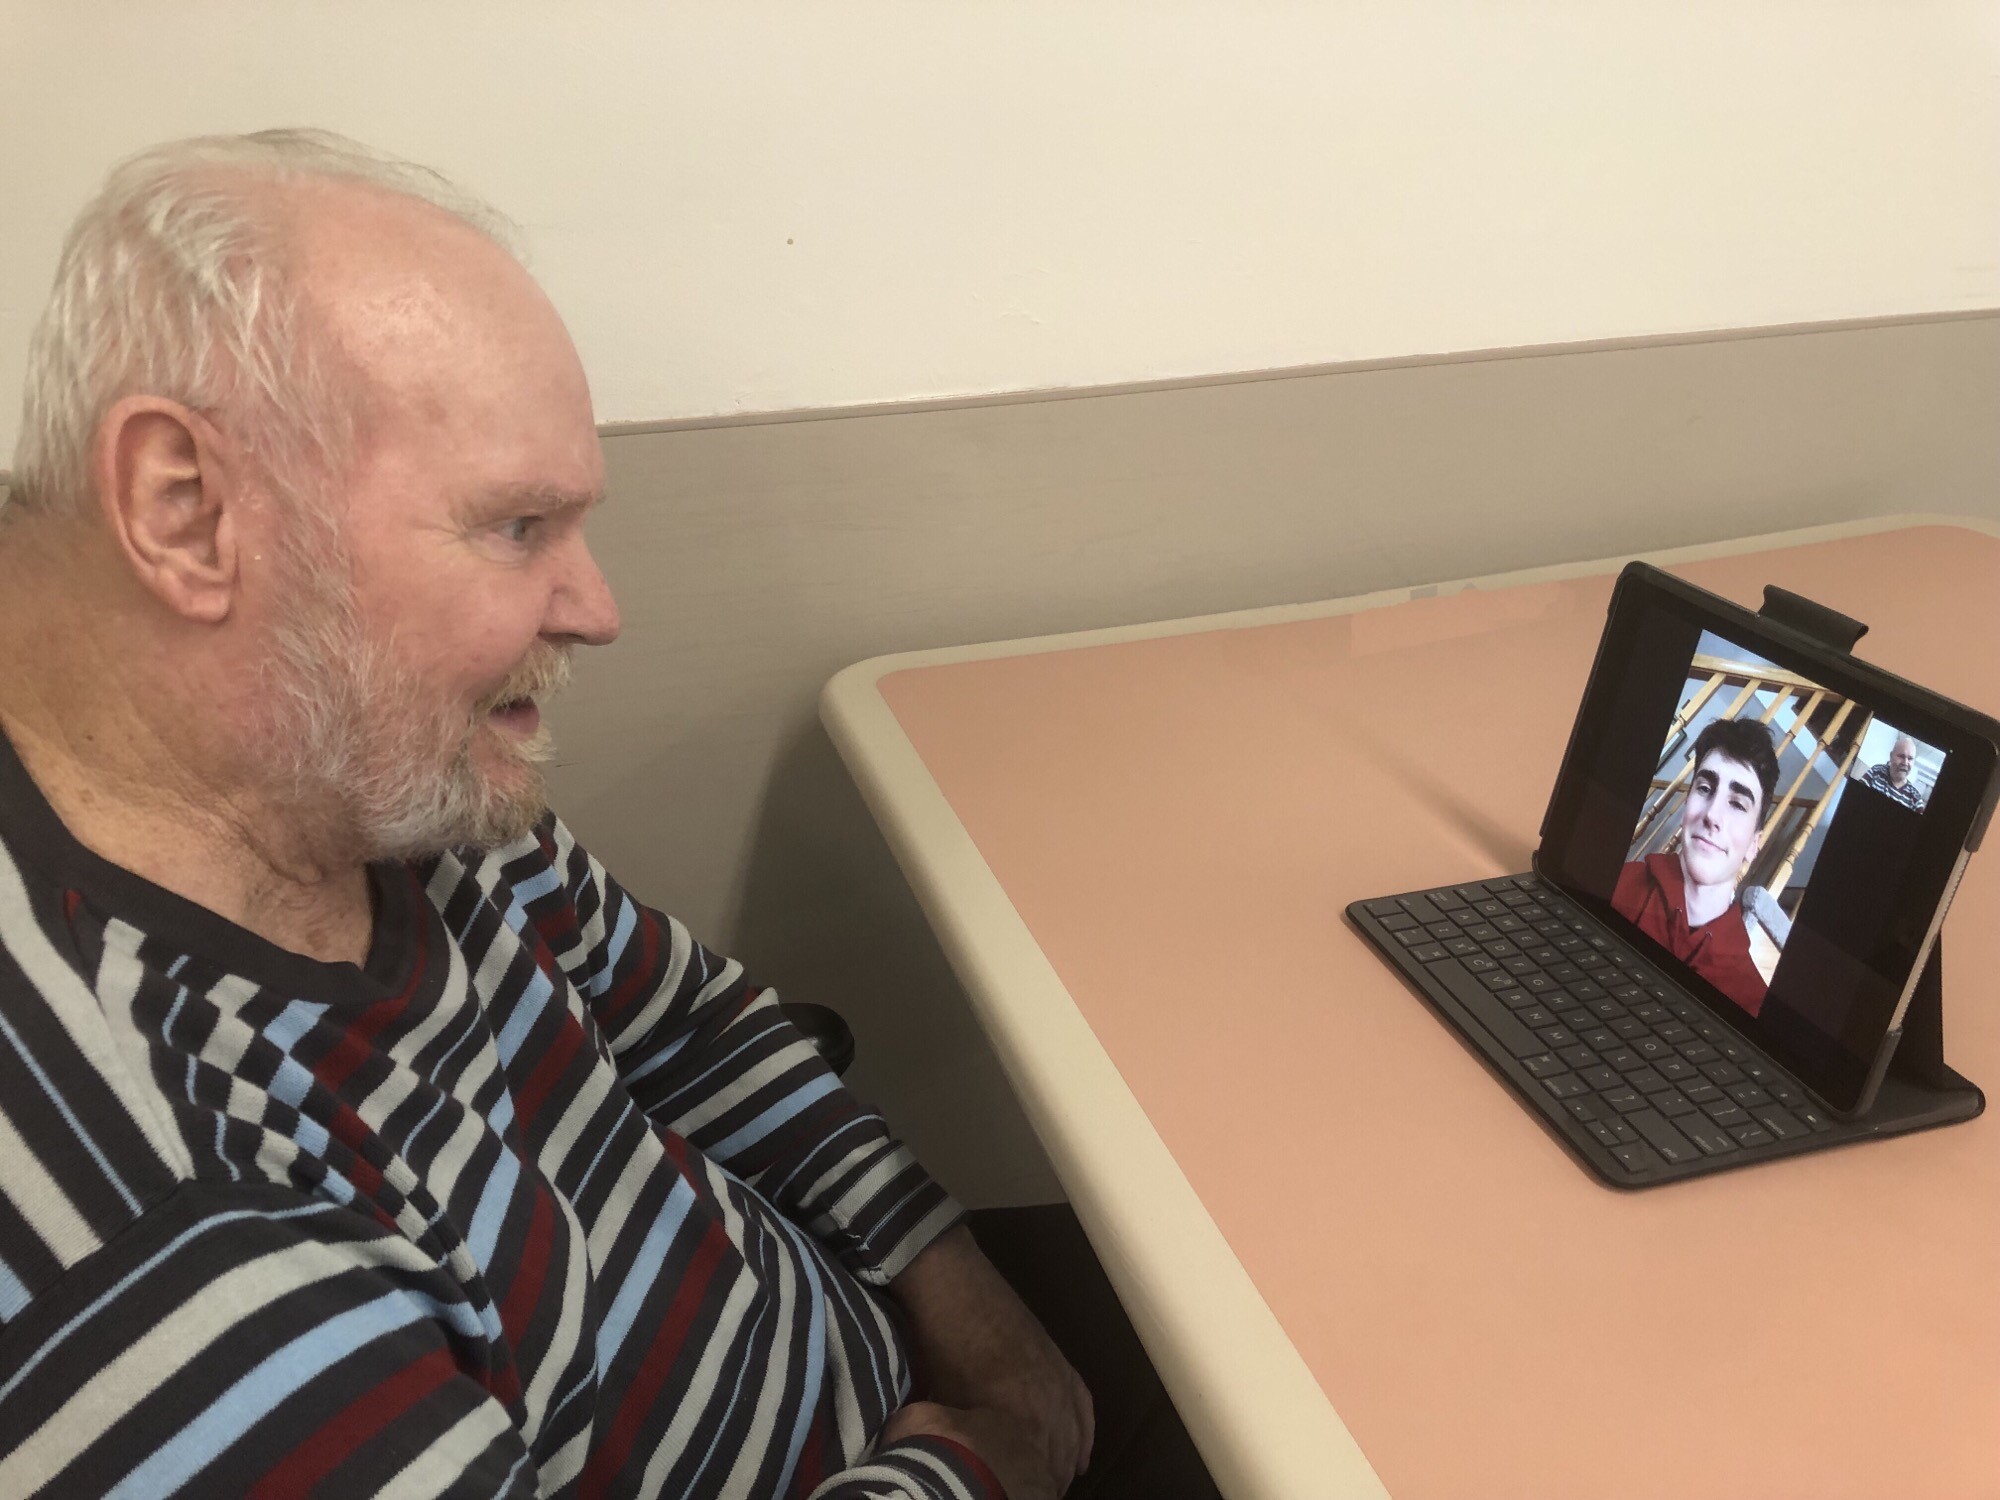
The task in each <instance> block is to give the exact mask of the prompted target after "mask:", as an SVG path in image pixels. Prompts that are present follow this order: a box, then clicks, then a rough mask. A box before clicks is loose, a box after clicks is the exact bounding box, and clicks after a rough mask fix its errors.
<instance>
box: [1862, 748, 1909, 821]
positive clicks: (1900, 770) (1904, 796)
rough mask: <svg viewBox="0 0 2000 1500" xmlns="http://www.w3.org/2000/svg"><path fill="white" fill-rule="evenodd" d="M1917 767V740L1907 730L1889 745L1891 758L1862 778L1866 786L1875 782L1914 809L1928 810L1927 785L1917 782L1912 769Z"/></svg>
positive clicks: (1885, 791)
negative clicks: (1925, 795)
mask: <svg viewBox="0 0 2000 1500" xmlns="http://www.w3.org/2000/svg"><path fill="white" fill-rule="evenodd" d="M1916 768H1917V742H1916V741H1915V740H1913V739H1911V738H1910V737H1909V736H1908V735H1907V734H1899V735H1897V736H1896V743H1895V744H1894V745H1892V746H1890V747H1889V758H1888V759H1887V760H1885V761H1884V762H1882V764H1881V765H1879V766H1876V767H1875V768H1874V769H1873V770H1871V771H1870V772H1869V773H1868V774H1867V775H1866V776H1864V777H1862V778H1861V784H1862V785H1863V786H1871V787H1873V788H1874V789H1875V790H1876V791H1878V792H1880V793H1881V794H1882V795H1883V796H1885V797H1893V798H1895V800H1896V801H1898V802H1900V803H1902V804H1903V806H1905V807H1907V808H1908V809H1909V810H1910V811H1911V812H1922V811H1923V810H1924V789H1923V788H1922V787H1920V786H1918V785H1917V783H1916V781H1915V780H1914V779H1913V778H1912V776H1911V774H1910V773H1911V772H1912V771H1914V770H1916Z"/></svg>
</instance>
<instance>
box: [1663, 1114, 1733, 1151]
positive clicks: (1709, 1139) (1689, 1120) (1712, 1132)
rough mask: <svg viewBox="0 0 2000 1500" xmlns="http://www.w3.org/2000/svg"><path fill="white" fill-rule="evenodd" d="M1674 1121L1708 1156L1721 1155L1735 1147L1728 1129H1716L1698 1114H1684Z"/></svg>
mask: <svg viewBox="0 0 2000 1500" xmlns="http://www.w3.org/2000/svg"><path fill="white" fill-rule="evenodd" d="M1674 1123H1675V1125H1676V1126H1678V1127H1679V1129H1680V1131H1681V1133H1682V1134H1683V1135H1685V1136H1686V1137H1687V1138H1688V1139H1689V1140H1691V1141H1693V1142H1694V1143H1695V1144H1696V1145H1697V1146H1699V1147H1701V1149H1702V1151H1703V1153H1704V1154H1706V1155H1708V1156H1722V1155H1725V1154H1727V1153H1728V1152H1731V1151H1734V1150H1735V1149H1736V1142H1735V1141H1734V1140H1733V1139H1731V1138H1730V1135H1729V1132H1728V1131H1726V1130H1719V1129H1717V1128H1716V1127H1715V1126H1713V1125H1711V1124H1709V1123H1708V1122H1707V1121H1706V1120H1704V1119H1702V1117H1701V1116H1700V1115H1699V1114H1692V1115H1684V1116H1682V1117H1681V1118H1680V1119H1678V1120H1676V1121H1675V1122H1674Z"/></svg>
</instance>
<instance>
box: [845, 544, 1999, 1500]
mask: <svg viewBox="0 0 2000 1500" xmlns="http://www.w3.org/2000/svg"><path fill="white" fill-rule="evenodd" d="M1676 571H1678V572H1680V573H1682V574H1683V575H1684V576H1686V577H1688V578H1691V579H1692V580H1694V581H1695V582H1697V583H1700V584H1702V585H1704V586H1706V587H1708V588H1711V589H1714V590H1716V591H1718V592H1720V593H1723V594H1726V595H1728V596H1730V597H1732V598H1735V599H1737V600H1740V601H1742V602H1744V603H1746V604H1748V605H1751V606H1752V607H1755V606H1756V605H1757V604H1758V603H1759V602H1760V599H1761V590H1762V586H1763V585H1764V584H1765V583H1778V584H1782V585H1784V586H1786V587H1788V588H1791V589H1794V590H1796V591H1797V592H1800V593H1803V594H1806V595H1808V596H1810V597H1812V598H1815V599H1818V600H1821V601H1822V602H1825V603H1827V604H1829V605H1831V606H1833V607H1834V608H1837V609H1839V610H1841V611H1843V612H1845V613H1848V614H1851V615H1854V616H1856V617H1858V618H1860V619H1863V620H1866V621H1868V622H1869V623H1870V624H1871V625H1872V626H1873V627H1874V628H1873V630H1872V631H1871V633H1870V634H1869V635H1868V637H1867V638H1866V639H1865V640H1864V641H1863V642H1862V643H1861V646H1860V648H1859V654H1861V655H1863V656H1865V657H1868V658H1870V659H1872V660H1874V661H1876V662H1878V663H1880V664H1882V665H1884V666H1886V667H1888V668H1890V669H1891V670H1894V671H1898V672H1901V673H1904V674H1906V675H1908V676H1911V677H1913V678H1915V679H1917V680H1918V681H1921V682H1923V683H1925V684H1926V685H1927V686H1930V687H1934V688H1936V689H1938V690H1940V691H1942V692H1945V693H1947V694H1950V695H1952V696H1954V697H1957V698H1960V699H1962V700H1964V701H1966V702H1968V703H1971V704H1973V705H1974V706H1977V707H1980V708H1983V709H1985V710H1987V711H1988V712H1992V711H1994V710H1995V709H2000V654H1996V652H1995V649H1994V643H1995V642H1996V641H2000V541H1996V540H1995V539H1994V538H1992V537H1989V536H1986V535H1983V534H1981V533H1977V532H1973V531H1970V530H1963V529H1958V528H1953V527H1943V526H1928V527H1920V528H1915V529H1910V530H1904V531H1895V532H1887V533H1882V534H1878V535H1873V536H1866V537H1857V538H1851V539H1846V540H1839V541H1831V542H1820V543H1815V544H1812V545H1807V546H1797V547H1790V548H1786V549H1784V550H1778V551H1767V552H1757V553H1749V554H1744V555H1738V556H1732V557H1726V558H1719V559H1711V560H1708V561H1703V562H1699V563H1693V564H1688V565H1684V566H1680V567H1678V568H1676ZM1610 584H1611V578H1610V576H1609V575H1605V576H1600V577H1591V578H1584V579H1572V580H1568V581H1562V582H1554V583H1542V584H1535V585H1529V586H1524V587H1518V588H1513V589H1506V590H1493V591H1486V590H1468V591H1466V592H1462V593H1458V594H1453V595H1449V596H1446V597H1441V598H1435V599H1427V600H1421V601H1417V602H1411V603H1405V604H1399V605H1395V606H1392V607H1386V608H1378V609H1371V610H1367V611H1363V612H1360V613H1352V614H1340V615H1332V616H1327V617H1322V618H1313V619H1304V620H1298V621H1293V622H1289V623H1283V624H1277V625H1265V626H1257V627H1250V628H1232V629H1217V630H1210V631H1203V632H1201V633H1195V634H1179V635H1169V636H1164V637H1160V638H1155V639H1145V640H1135V641H1128V642H1122V643H1119V644H1112V645H1095V646H1085V647H1079V648H1073V649H1053V650H1047V651H1041V652H1037V653H1034V654H1027V655H1011V656H1001V657H996V658H991V659H985V660H973V661H965V662H958V663H953V664H949V665H941V666H929V667H917V668H911V669H907V670H903V671H897V672H891V673H889V674H888V675H885V676H884V677H883V678H882V679H881V681H880V684H879V689H880V692H881V695H882V698H883V700H884V701H885V702H886V703H887V705H888V707H889V709H890V711H891V712H892V713H893V714H894V715H895V718H896V720H897V721H898V723H899V724H900V725H901V727H902V730H903V731H904V733H905V734H906V735H907V736H908V738H909V741H910V742H911V744H912V745H913V746H914V747H915V749H916V751H917V753H918V754H919V755H920V756H921V758H922V761H923V763H924V766H925V768H926V769H927V770H928V771H929V772H930V774H931V776H932V777H933V778H934V779H935V781H936V782H937V785H938V787H939V789H940V790H941V791H942V792H943V794H944V796H945V798H946V799H947V800H948V801H949V803H950V806H951V808H952V810H953V811H954V812H955V813H956V815H957V818H958V820H959V821H960V823H962V824H963V826H964V828H965V830H966V831H967V833H969V835H970V836H971V838H972V839H973V840H974V842H975V843H976V845H977V848H978V851H979V854H980V856H981V857H983V859H984V860H985V862H986V864H987V866H988V867H989V868H990V869H991V871H992V872H993V875H994V876H995V877H996V878H997V880H998V881H999V883H1000V885H1001V887H1002V888H1003V889H1004V891H1005V893H1006V896H1007V898H1008V900H1009V901H1011V902H1012V904H1013V907H1014V909H1015V910H1016V911H1017V912H1018V913H1019V915H1020V918H1021V920H1022V921H1023V922H1024V923H1025V924H1026V926H1027V928H1028V930H1029V931H1030V932H1031V933H1032V935H1033V938H1034V940H1035V942H1036V943H1037V944H1038V945H1039V946H1040V948H1041V950H1042V952H1043V953H1044V954H1045V955H1046V956H1047V958H1048V960H1049V963H1050V964H1051V965H1052V966H1053V968H1054V970H1055V972H1056V973H1057V974H1058V975H1059V976H1060V978H1061V981H1062V983H1063V985H1064V986H1065V987H1066V988H1067V990H1068V992H1069V995H1070V996H1071V997H1072V998H1073V1000H1074V1002H1075V1005H1076V1007H1077V1008H1078V1010H1079V1011H1080V1012H1081V1014H1082V1016H1083V1017H1084V1019H1085V1020H1086V1021H1087V1022H1088V1024H1089V1026H1090V1028H1091V1030H1092V1031H1093V1032H1094V1033H1095V1035H1096V1037H1097V1038H1098V1040H1099V1041H1100V1042H1101V1044H1102V1045H1103V1047H1104V1049H1105V1051H1106V1052H1107V1054H1108V1055H1109V1057H1110V1059H1111V1060H1112V1062H1113V1063H1114V1064H1115V1065H1116V1068H1117V1070H1118V1073H1119V1074H1120V1075H1121V1076H1122V1077H1123V1079H1124V1082H1125V1084H1126V1086H1127V1087H1128V1088H1129V1089H1130V1091H1131V1093H1132V1095H1133V1096H1134V1097H1135V1098H1136V1100H1137V1101H1138V1103H1139V1105H1140V1106H1141V1107H1142V1108H1143V1109H1144V1111H1145V1113H1146V1115H1147V1117H1148V1118H1149V1119H1150V1121H1151V1123H1152V1125H1153V1126H1154V1128H1155V1129H1156V1130H1157V1131H1158V1133H1159V1135H1160V1137H1161V1139H1162V1140H1163V1141H1164V1142H1165V1144H1166V1145H1167V1147H1168V1148H1169V1149H1170V1150H1171V1152H1172V1154H1173V1157H1174V1159H1175V1161H1176V1162H1177V1163H1178V1164H1179V1166H1180V1168H1181V1169H1182V1171H1183V1172H1184V1173H1185V1174H1186V1176H1187V1179H1188V1181H1189V1182H1190V1183H1191V1184H1192V1186H1193V1188H1194V1189H1195V1191H1196V1192H1197V1193H1198V1194H1199V1197H1200V1200H1201V1203H1202V1205H1203V1206H1204V1207H1205V1208H1206V1210H1207V1211H1208V1213H1209V1215H1210V1216H1211V1217H1212V1218H1213V1220H1214V1222H1215V1224H1216V1226H1217V1227H1218V1228H1219V1229H1220V1231H1221V1233H1222V1234H1223V1235H1224V1237H1226V1239H1227V1242H1228V1245H1229V1247H1230V1248H1231V1250H1232V1251H1233V1252H1234V1254H1235V1256H1236V1257H1237V1259H1238V1260H1239V1261H1240V1262H1241V1263H1242V1265H1243V1267H1244V1269H1245V1270H1246V1271H1247V1273H1248V1275H1249V1277H1250V1279H1251V1280H1252V1281H1253V1282H1254V1284H1255V1287H1256V1289H1257V1291H1258V1292H1259V1293H1261V1295H1262V1297H1263V1298H1264V1300H1265V1301H1266V1302H1267V1303H1268V1304H1269V1306H1270V1308H1271V1309H1272V1311H1273V1313H1274V1314H1275V1315H1276V1317H1277V1319H1278V1321H1279V1323H1280V1324H1281V1325H1282V1327H1283V1330H1284V1332H1285V1333H1286V1334H1287V1335H1288V1336H1289V1338H1290V1339H1291V1341H1292V1343H1293V1344H1294V1346H1295V1347H1296V1348H1297V1349H1298V1351H1299V1353H1300V1355H1301V1356H1302V1357H1303V1359H1304V1361H1305V1363H1306V1365H1307V1366H1308V1367H1309V1368H1310V1370H1311V1372H1312V1375H1313V1376H1314V1378H1316V1379H1317V1381H1318V1382H1319V1385H1320V1388H1321V1389H1322V1390H1323V1391H1324V1393H1325V1395H1326V1397H1327V1398H1328V1400H1329V1401H1330V1402H1331V1403H1332V1405H1333V1407H1334V1408H1335V1409H1336V1410H1337V1412H1338V1413H1339V1415H1340V1417H1341V1418H1342V1419H1343V1420H1344V1421H1345V1423H1346V1424H1347V1427H1348V1429H1349V1431H1350V1432H1351V1433H1352V1434H1353V1436H1354V1438H1355V1439H1356V1440H1357V1441H1358V1443H1359V1445H1360V1447H1361V1449H1362V1451H1363V1452H1364V1453H1365V1454H1366V1456H1367V1458H1368V1460H1369V1461H1370V1462H1371V1463H1372V1464H1373V1466H1374V1468H1375V1470H1376V1473H1377V1474H1378V1475H1379V1476H1380V1478H1381V1480H1382V1482H1383V1483H1384V1484H1385V1485H1386V1486H1387V1488H1388V1490H1389V1492H1390V1493H1391V1494H1392V1495H1395V1496H1397V1497H1399V1500H1416V1497H1429V1496H1436V1497H1462V1496H1475V1495H1477V1496H1497V1495H1533V1496H1538V1497H1556V1496H1609V1495H1622V1496H1662V1497H1666V1496H1672V1497H1676V1500H1684V1497H1687V1496H1691V1495H1705V1496H1725V1495H1758V1496H1776V1495H1801V1496H1804V1495H1810V1496H1815V1497H1821V1500H1831V1497H1837V1496H1854V1497H1857V1500H1860V1497H1871V1500H1872V1497H1881V1496H1888V1495H1898V1496H1924V1497H1932V1500H1941V1497H1946V1496H1957V1495H1988V1496H1990V1495H1994V1494H2000V1118H1997V1117H1996V1113H1988V1114H1987V1115H1985V1116H1983V1117H1982V1118H1980V1119H1978V1120H1976V1121H1974V1122H1972V1123H1970V1124H1967V1125H1961V1126H1956V1127H1953V1128H1950V1129H1947V1130H1942V1131H1935V1132H1930V1133H1927V1134H1923V1135H1918V1136H1914V1137H1909V1138H1905V1139H1900V1140H1894V1141H1888V1142H1881V1143H1872V1144H1868V1145H1865V1146H1860V1147H1853V1148H1848V1149H1844V1150H1838V1151H1831V1152H1826V1153H1821V1154H1818V1155H1814V1156H1809V1157H1804V1158H1799V1159H1795V1160H1792V1161H1787V1162H1782V1163H1778V1164H1773V1165H1768V1166H1763V1167H1757V1168H1751V1169H1748V1170H1744V1171H1740V1172H1734V1173H1725V1174H1722V1175H1720V1176H1717V1177H1712V1178H1709V1179H1706V1180H1700V1181H1696V1182H1692V1183H1684V1184H1678V1185H1674V1186H1669V1187H1665V1188H1660V1189H1655V1190H1650V1191H1646V1192H1641V1193H1636V1194H1632V1193H1620V1192H1615V1191H1613V1190H1611V1189H1608V1188H1605V1187H1602V1186H1599V1185H1598V1184H1597V1183H1596V1182H1595V1181H1593V1180H1592V1179H1591V1178H1589V1177H1588V1176H1586V1175H1585V1173H1584V1172H1583V1171H1582V1169H1581V1168H1579V1167H1578V1166H1576V1165H1575V1164H1574V1163H1573V1162H1572V1161H1571V1160H1570V1159H1569V1158H1568V1157H1567V1156H1566V1155H1565V1154H1564V1152H1563V1151H1562V1149H1561V1148H1560V1147H1559V1146H1557V1145H1556V1144H1555V1142H1554V1141H1553V1140H1552V1139H1550V1138H1549V1137H1548V1136H1546V1135H1545V1134H1544V1133H1543V1132H1542V1130H1541V1129H1540V1127H1539V1126H1537V1125H1536V1124H1535V1123H1534V1121H1533V1120H1532V1119H1531V1118H1530V1117H1529V1116H1528V1114H1527V1113H1526V1112H1525V1111H1524V1110H1523V1109H1522V1108H1521V1106H1520V1105H1518V1104H1517V1103H1515V1102H1514V1100H1513V1098H1512V1097H1511V1096H1510V1095H1509V1094H1508V1093H1507V1092H1506V1091H1505V1090H1504V1089H1503V1088H1502V1087H1501V1086H1500V1085H1499V1084H1498V1083H1497V1082H1495V1081H1494V1080H1493V1079H1492V1078H1491V1077H1490V1076H1488V1075H1487V1074H1486V1073H1485V1071H1484V1070H1483V1068H1482V1067H1481V1065H1480V1064H1479V1063H1478V1062H1477V1061H1476V1060H1475V1059H1474V1058H1473V1057H1472V1055H1471V1054H1470V1053H1468V1052H1467V1051H1466V1050H1465V1049H1464V1048H1463V1047H1462V1046H1461V1044H1460V1043H1459V1042H1458V1041H1457V1040H1456V1039H1455V1038H1454V1037H1453V1036H1452V1035H1451V1034H1450V1033H1449V1032H1448V1031H1447V1030H1446V1029H1445V1027H1444V1026H1442V1025H1441V1024H1440V1023H1439V1022H1438V1021H1437V1020H1435V1019H1434V1018H1433V1017H1432V1016H1431V1014H1430V1013H1429V1012H1428V1011H1427V1010H1426V1009H1425V1007H1424V1006H1423V1004H1422V1003H1421V1002H1420V1001H1419V1000H1418V999H1417V998H1416V997H1415V995H1414V994H1412V993H1411V992H1410V991H1409V990H1407V989H1406V988H1405V987H1404V986H1403V985H1402V983H1401V982H1400V981H1399V980H1398V979H1397V978H1396V977H1395V976H1394V975H1393V974H1392V973H1391V972H1390V971H1389V970H1388V969H1387V968H1386V967H1385V966H1384V965H1383V964H1382V962H1381V961H1380V960H1379V959H1378V958H1377V957H1376V956H1375V955H1374V954H1373V953H1372V952H1371V951H1370V950H1369V949H1368V948H1367V946H1366V945H1365V944H1364V943H1363V942H1362V940H1361V939H1360V938H1359V937H1358V936H1356V935H1355V934H1354V933H1353V932H1352V931H1350V930H1349V929H1348V927H1347V926H1346V924H1345V923H1344V921H1343V920H1342V917H1341V911H1342V908H1343V907H1344V906H1345V905H1346V904H1347V903H1348V902H1349V901H1352V900H1354V899H1357V898H1360V897H1366V896H1376V895H1380V894H1383V893H1385V892H1390V891H1401V890H1408V889H1413V888H1418V887H1422V886H1427V885H1436V884H1444V883H1448V882H1452V881H1457V880H1464V879H1469V878H1474V877H1478V876H1484V875H1497V874H1504V873H1510V872H1516V871H1520V870H1523V869H1526V868H1527V865H1528V858H1529V854H1530V851H1531V850H1532V848H1533V846H1534V843H1535V839H1536V829H1537V826H1538V825H1539V823H1540V820H1541V815H1542V811H1543V807H1544V805H1545V803H1546V800H1547V795H1548V789H1549V785H1550V782H1551V780H1552V779H1553V776H1554V772H1555V768H1556V764H1557V761H1558V759H1559V757H1560V754H1561V751H1562V747H1563V744H1564V739H1565V736H1566V734H1567V731H1568V729H1569V725H1570V721H1571V718H1572V716H1573V713H1574V710H1575V706H1576V703H1577V700H1578V697H1579V695H1580V693H1581V689H1582V685H1583V682H1584V679H1585V676H1586V674H1587V670H1588V667H1589V664H1590V660H1591V656H1592V652H1593V650H1594V647H1595V645H1596V642H1597V637H1598V633H1599V631H1600V629H1601V627H1602V624H1603V619H1604V609H1605V605H1606V602H1607V600H1608V597H1609V592H1610ZM1996 918H2000V863H1997V862H1996V860H1995V859H1994V858H1993V857H1992V856H1990V855H1989V856H1987V857H1985V858H1983V859H1982V858H1978V857H1975V858H1974V860H1973V861H1972V864H1971V866H1970V869H1969V871H1968V873H1967V875H1966V878H1965V882H1964V885H1963V887H1962V889H1961V892H1960V895H1959V898H1958V901H1957V904H1956V905H1955V906H1954V908H1953V911H1952V915H1951V917H1950V919H1949V920H1948V921H1947V923H1946V926H1945V934H1946V948H1945V960H1946V962H1945V969H1944V975H1945V1045H1946V1054H1947V1057H1948V1059H1949V1060H1950V1061H1951V1062H1952V1063H1953V1065H1954V1066H1956V1067H1957V1068H1958V1069H1959V1070H1960V1071H1961V1072H1963V1073H1965V1074H1967V1075H1968V1076H1969V1077H1971V1078H1972V1079H1973V1080H1974V1081H1975V1082H1977V1083H1981V1084H1982V1085H1984V1086H1986V1087H1987V1088H1989V1089H1994V1088H2000V1004H1996V1003H1995V995H1994V990H1993V987H1992V985H1991V984H1990V983H1987V982H1984V981H1982V980H1980V979H1978V978H1975V976H1980V975H1992V974H1995V973H2000V921H1996Z"/></svg>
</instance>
